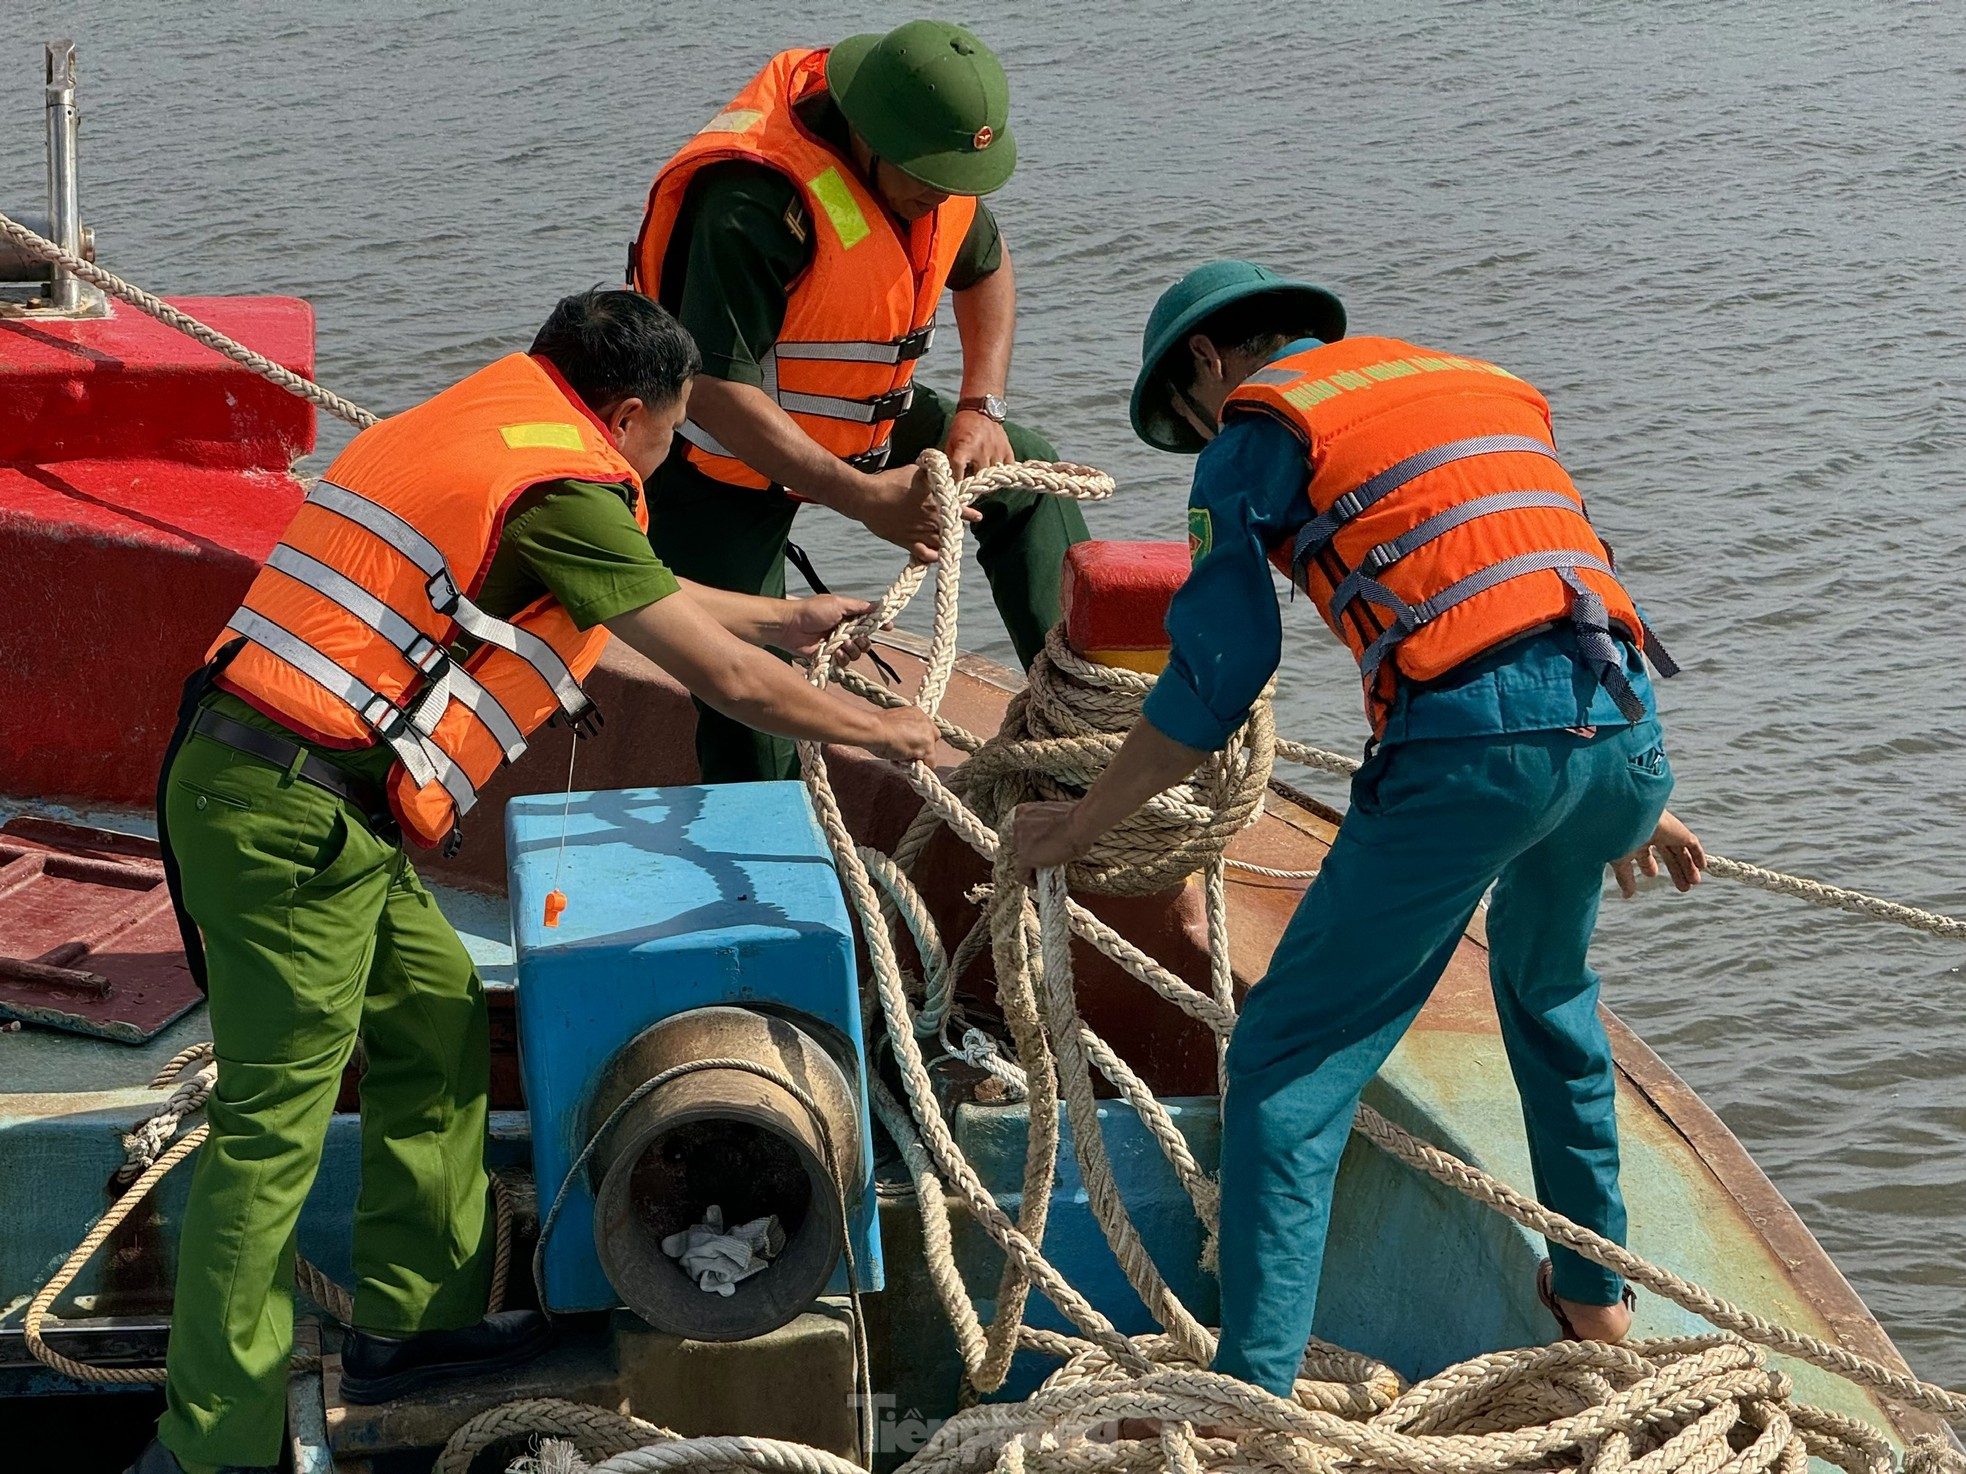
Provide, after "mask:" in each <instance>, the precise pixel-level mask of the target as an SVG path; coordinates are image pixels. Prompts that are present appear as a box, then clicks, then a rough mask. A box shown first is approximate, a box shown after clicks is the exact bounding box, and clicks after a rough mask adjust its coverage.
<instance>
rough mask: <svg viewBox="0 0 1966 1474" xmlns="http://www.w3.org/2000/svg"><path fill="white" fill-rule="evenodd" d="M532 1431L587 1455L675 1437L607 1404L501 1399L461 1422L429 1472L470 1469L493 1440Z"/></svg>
mask: <svg viewBox="0 0 1966 1474" xmlns="http://www.w3.org/2000/svg"><path fill="white" fill-rule="evenodd" d="M533 1434H539V1435H544V1436H546V1437H550V1438H565V1439H569V1440H571V1441H572V1443H573V1444H574V1445H575V1447H577V1448H578V1449H579V1450H580V1452H581V1454H582V1456H583V1457H585V1458H589V1459H605V1458H609V1457H611V1456H613V1455H615V1454H619V1453H626V1452H627V1451H628V1450H630V1449H635V1448H642V1447H644V1446H646V1445H648V1444H651V1443H656V1442H659V1441H667V1440H671V1439H674V1438H676V1437H677V1435H676V1434H674V1433H672V1432H670V1430H669V1429H667V1428H663V1427H659V1426H658V1425H656V1424H654V1423H649V1422H644V1421H643V1420H642V1419H640V1418H632V1417H630V1416H628V1414H626V1413H618V1412H614V1411H613V1410H611V1409H609V1408H604V1407H595V1406H593V1405H592V1404H590V1403H585V1402H568V1401H567V1400H565V1399H564V1398H559V1397H532V1398H526V1399H524V1400H523V1401H519V1402H508V1403H505V1404H504V1405H503V1406H501V1407H495V1408H492V1409H490V1410H489V1411H487V1412H482V1413H479V1414H478V1415H477V1416H476V1417H475V1418H472V1419H471V1420H470V1421H468V1422H466V1423H462V1424H460V1425H459V1426H458V1428H457V1431H456V1432H454V1433H452V1434H451V1436H450V1439H449V1441H447V1442H446V1443H445V1444H444V1449H443V1452H442V1453H440V1454H438V1455H437V1462H436V1463H435V1464H433V1465H432V1466H431V1474H470V1470H471V1465H472V1463H473V1462H474V1461H475V1460H476V1459H477V1457H478V1455H479V1454H481V1453H483V1452H484V1451H485V1450H486V1449H488V1448H490V1447H491V1446H492V1445H493V1444H495V1443H500V1442H503V1441H504V1440H506V1439H508V1438H518V1437H523V1436H527V1435H533Z"/></svg>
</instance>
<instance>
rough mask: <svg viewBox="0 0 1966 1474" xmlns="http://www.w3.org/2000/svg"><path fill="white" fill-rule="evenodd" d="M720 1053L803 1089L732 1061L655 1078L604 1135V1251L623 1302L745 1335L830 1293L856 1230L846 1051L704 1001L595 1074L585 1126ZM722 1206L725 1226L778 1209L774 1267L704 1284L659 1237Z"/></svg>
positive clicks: (655, 1318) (694, 1327) (597, 1230)
mask: <svg viewBox="0 0 1966 1474" xmlns="http://www.w3.org/2000/svg"><path fill="white" fill-rule="evenodd" d="M713 1060H735V1061H750V1062H753V1063H755V1064H758V1065H761V1066H763V1067H765V1068H767V1069H769V1070H772V1071H774V1072H775V1073H777V1074H779V1075H782V1076H783V1077H785V1078H786V1079H788V1080H790V1081H792V1082H793V1083H794V1084H796V1085H797V1086H798V1087H799V1090H800V1091H802V1092H803V1093H804V1095H805V1096H806V1098H807V1099H806V1101H801V1100H800V1099H799V1097H798V1096H797V1095H795V1094H794V1093H793V1092H791V1091H788V1090H786V1089H785V1088H784V1087H783V1086H782V1085H780V1084H778V1083H776V1082H775V1081H773V1080H770V1079H767V1078H765V1077H764V1076H763V1075H760V1074H756V1073H753V1072H751V1071H750V1070H747V1069H743V1068H741V1067H736V1066H712V1067H708V1068H699V1069H695V1070H691V1071H690V1072H688V1073H685V1074H681V1075H679V1076H677V1077H676V1078H675V1079H672V1080H669V1081H667V1082H666V1083H664V1084H662V1085H659V1086H657V1087H655V1089H653V1090H651V1091H650V1092H649V1093H648V1094H647V1095H645V1096H643V1097H642V1098H641V1099H640V1100H637V1101H636V1102H635V1103H634V1104H633V1105H631V1106H630V1107H629V1108H628V1110H627V1111H626V1113H625V1114H624V1115H623V1116H622V1117H621V1119H620V1120H619V1121H617V1122H616V1123H615V1124H614V1126H613V1127H612V1128H611V1129H609V1130H608V1131H607V1132H606V1134H605V1135H604V1136H603V1137H602V1139H601V1140H600V1141H599V1142H598V1143H597V1144H596V1147H595V1151H594V1155H593V1157H592V1159H591V1161H590V1164H589V1168H588V1172H589V1178H590V1181H591V1183H592V1186H593V1190H594V1198H595V1204H594V1249H595V1252H596V1253H597V1254H598V1256H599V1258H600V1262H601V1268H602V1270H603V1271H604V1272H605V1273H606V1275H607V1277H608V1281H609V1283H610V1284H612V1285H613V1286H614V1288H615V1291H616V1293H618V1294H619V1295H620V1296H621V1299H622V1301H623V1303H624V1304H626V1305H627V1306H628V1308H629V1309H631V1310H633V1311H634V1312H635V1313H636V1314H637V1315H639V1316H641V1317H642V1319H644V1320H646V1321H647V1322H648V1323H649V1324H650V1325H651V1326H654V1327H655V1328H656V1329H657V1330H662V1331H668V1332H671V1333H673V1334H675V1335H678V1336H688V1337H692V1338H695V1339H698V1340H706V1341H736V1340H742V1339H745V1338H747V1337H751V1336H758V1335H762V1334H764V1333H765V1332H767V1331H771V1330H775V1329H777V1328H778V1327H779V1326H782V1325H784V1324H785V1323H786V1322H787V1321H789V1320H791V1319H792V1318H793V1317H794V1316H796V1315H798V1314H799V1313H800V1312H801V1311H803V1310H805V1309H806V1308H807V1307H808V1306H810V1305H811V1303H812V1302H813V1300H814V1299H816V1298H817V1297H818V1296H820V1295H822V1294H824V1293H825V1290H826V1286H827V1283H828V1281H829V1280H830V1279H831V1278H832V1277H833V1272H834V1268H835V1266H836V1265H837V1264H838V1262H839V1259H840V1254H841V1250H842V1247H843V1245H844V1243H845V1233H846V1222H845V1218H844V1215H843V1213H842V1200H843V1197H850V1196H851V1195H852V1194H854V1193H857V1191H858V1189H857V1187H856V1186H855V1185H854V1179H855V1174H856V1169H857V1167H858V1164H859V1161H860V1128H859V1113H858V1110H857V1108H856V1101H855V1096H854V1092H853V1090H852V1088H851V1087H850V1086H849V1084H848V1082H847V1076H846V1074H845V1072H844V1071H843V1070H842V1068H841V1066H840V1064H839V1062H838V1061H837V1060H836V1059H835V1058H834V1057H833V1055H832V1053H831V1052H830V1051H829V1050H828V1049H827V1048H826V1047H825V1046H824V1045H822V1044H821V1043H820V1042H819V1041H818V1039H816V1038H815V1037H814V1035H813V1034H812V1033H809V1032H807V1030H806V1029H804V1028H801V1027H799V1025H797V1024H795V1023H793V1022H792V1021H791V1020H790V1019H787V1018H784V1017H782V1016H778V1015H774V1014H768V1013H762V1012H758V1011H756V1010H754V1009H749V1008H734V1007H713V1008H697V1009H691V1010H689V1011H688V1012H685V1013H679V1014H675V1015H673V1016H671V1017H669V1018H666V1019H663V1020H662V1021H661V1022H659V1023H656V1024H652V1025H651V1026H649V1027H648V1028H646V1029H644V1030H643V1031H642V1032H641V1033H640V1034H638V1035H636V1036H635V1037H634V1038H633V1039H632V1040H630V1041H629V1042H628V1043H627V1044H626V1045H624V1046H623V1047H622V1048H621V1050H620V1051H619V1052H618V1053H617V1054H616V1055H615V1056H614V1058H613V1059H612V1060H611V1061H610V1062H609V1063H608V1066H607V1068H606V1069H605V1071H604V1072H603V1073H602V1074H601V1076H600V1077H599V1080H598V1082H597V1085H596V1089H595V1094H594V1097H593V1100H592V1104H591V1106H590V1108H589V1113H588V1115H589V1119H588V1130H589V1131H590V1132H591V1131H594V1130H596V1129H598V1128H599V1127H600V1126H601V1125H602V1124H603V1123H604V1122H605V1121H606V1120H607V1118H608V1117H609V1116H610V1115H611V1114H612V1113H613V1112H614V1111H615V1109H616V1108H617V1107H619V1106H620V1105H621V1103H622V1102H623V1101H625V1100H627V1099H628V1098H629V1097H630V1096H631V1095H633V1094H634V1092H635V1091H636V1090H637V1089H638V1088H640V1087H641V1086H642V1085H644V1084H645V1083H646V1082H647V1081H649V1080H652V1079H654V1078H656V1077H657V1076H659V1075H661V1074H662V1073H663V1072H665V1071H667V1070H671V1069H674V1068H676V1067H678V1066H683V1065H689V1064H691V1063H694V1062H699V1061H713ZM808 1102H809V1103H810V1106H811V1107H812V1108H811V1109H809V1108H808ZM712 1204H715V1205H717V1206H718V1207H720V1208H721V1209H722V1210H723V1214H724V1221H725V1222H726V1223H730V1224H736V1223H741V1222H745V1221H747V1220H750V1219H755V1218H762V1217H765V1216H766V1215H768V1214H769V1215H775V1216H776V1217H777V1219H778V1221H779V1223H780V1225H781V1226H782V1227H783V1229H784V1231H785V1246H784V1248H783V1249H782V1250H781V1251H780V1252H779V1254H778V1255H777V1256H776V1257H775V1258H774V1259H773V1260H772V1262H771V1265H770V1267H769V1268H768V1269H766V1270H764V1271H763V1272H761V1273H758V1274H755V1275H752V1276H751V1277H749V1278H747V1279H744V1280H741V1281H739V1282H738V1283H737V1284H736V1285H735V1286H733V1293H731V1294H730V1295H728V1296H724V1295H719V1294H716V1293H713V1292H706V1291H705V1290H703V1289H701V1288H699V1287H698V1285H697V1284H696V1282H695V1281H694V1280H692V1279H691V1278H690V1277H689V1275H688V1274H686V1273H685V1272H684V1270H683V1269H682V1267H681V1265H679V1264H678V1263H677V1261H676V1260H674V1259H672V1258H670V1257H669V1256H668V1255H667V1254H666V1253H664V1252H663V1249H662V1241H663V1239H665V1238H666V1237H668V1236H669V1235H671V1234H675V1233H680V1232H682V1231H683V1230H685V1229H688V1228H690V1227H691V1226H692V1225H694V1224H697V1223H699V1222H701V1221H702V1219H703V1216H704V1213H705V1211H706V1210H707V1209H708V1208H709V1207H710V1205H712Z"/></svg>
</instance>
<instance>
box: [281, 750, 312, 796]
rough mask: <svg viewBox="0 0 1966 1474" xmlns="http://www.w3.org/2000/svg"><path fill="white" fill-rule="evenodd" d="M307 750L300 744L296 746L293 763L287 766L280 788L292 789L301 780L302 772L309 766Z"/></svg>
mask: <svg viewBox="0 0 1966 1474" xmlns="http://www.w3.org/2000/svg"><path fill="white" fill-rule="evenodd" d="M307 757H308V753H307V749H306V748H305V747H303V746H301V745H300V744H299V743H298V742H296V743H295V744H294V755H293V761H291V762H290V763H288V764H287V771H286V775H285V776H284V777H282V778H281V779H280V786H281V787H283V788H291V787H293V785H294V784H295V782H297V781H298V780H299V778H300V770H301V769H302V768H304V767H306V766H307Z"/></svg>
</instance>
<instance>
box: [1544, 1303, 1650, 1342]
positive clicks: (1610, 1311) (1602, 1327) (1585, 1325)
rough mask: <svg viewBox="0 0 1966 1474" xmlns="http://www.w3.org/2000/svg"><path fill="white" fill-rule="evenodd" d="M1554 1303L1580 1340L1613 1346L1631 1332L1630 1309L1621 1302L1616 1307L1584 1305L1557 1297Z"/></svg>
mask: <svg viewBox="0 0 1966 1474" xmlns="http://www.w3.org/2000/svg"><path fill="white" fill-rule="evenodd" d="M1556 1303H1557V1304H1558V1305H1560V1306H1562V1307H1563V1314H1564V1317H1565V1318H1566V1319H1567V1320H1568V1321H1569V1322H1570V1324H1571V1326H1572V1327H1573V1328H1574V1329H1575V1330H1576V1332H1577V1335H1578V1338H1579V1339H1581V1340H1585V1341H1604V1342H1608V1343H1610V1344H1613V1345H1615V1344H1616V1343H1617V1342H1619V1341H1622V1340H1624V1339H1625V1337H1626V1336H1627V1335H1629V1334H1630V1332H1631V1328H1632V1313H1631V1308H1630V1307H1629V1306H1627V1305H1625V1304H1624V1303H1623V1302H1622V1301H1620V1302H1619V1303H1618V1304H1616V1305H1584V1304H1581V1303H1579V1302H1578V1301H1575V1300H1565V1299H1564V1298H1563V1297H1562V1296H1560V1295H1559V1296H1558V1297H1557V1301H1556Z"/></svg>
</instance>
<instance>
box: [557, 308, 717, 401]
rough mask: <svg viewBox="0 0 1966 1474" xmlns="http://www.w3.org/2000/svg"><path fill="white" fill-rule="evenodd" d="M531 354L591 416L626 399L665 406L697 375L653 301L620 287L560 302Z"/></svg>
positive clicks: (691, 346) (684, 341)
mask: <svg viewBox="0 0 1966 1474" xmlns="http://www.w3.org/2000/svg"><path fill="white" fill-rule="evenodd" d="M532 351H533V352H534V353H536V354H538V355H539V356H540V357H541V358H544V359H545V360H546V361H547V362H549V363H551V364H552V365H553V367H554V368H556V369H558V370H559V371H560V374H561V376H562V377H563V378H565V379H566V381H567V383H568V384H569V385H571V386H572V388H573V392H574V393H576V394H578V395H579V396H580V398H581V400H582V402H583V403H585V404H586V406H587V407H588V408H589V409H591V410H593V411H594V413H596V414H602V413H605V412H606V411H607V410H609V409H612V408H613V407H614V406H615V405H617V404H619V403H620V402H621V401H622V400H624V399H631V398H632V399H640V400H642V401H644V402H645V403H648V404H673V403H675V401H676V397H677V396H678V395H679V394H681V393H682V392H683V385H685V384H687V383H688V382H689V380H690V376H691V375H692V374H694V373H696V371H697V370H698V369H700V368H702V367H703V358H702V356H701V355H700V354H699V353H698V352H697V349H696V340H695V339H694V338H692V337H691V336H690V335H689V330H688V329H687V328H685V327H684V326H683V325H682V324H681V323H680V322H678V321H676V319H675V318H674V317H671V316H670V315H669V313H668V311H667V310H666V309H665V308H664V307H662V305H661V304H660V303H658V302H656V301H655V299H654V298H652V297H644V296H643V295H642V294H641V293H640V292H634V291H629V290H627V289H625V288H620V287H612V288H610V287H595V288H594V289H592V290H591V291H586V292H575V293H574V294H573V295H572V296H571V297H562V298H561V299H560V302H559V305H558V306H556V307H555V308H554V309H553V315H552V316H551V317H549V318H547V319H546V325H545V326H544V327H542V328H541V329H540V330H539V335H538V336H537V337H535V338H534V339H533V340H532Z"/></svg>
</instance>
